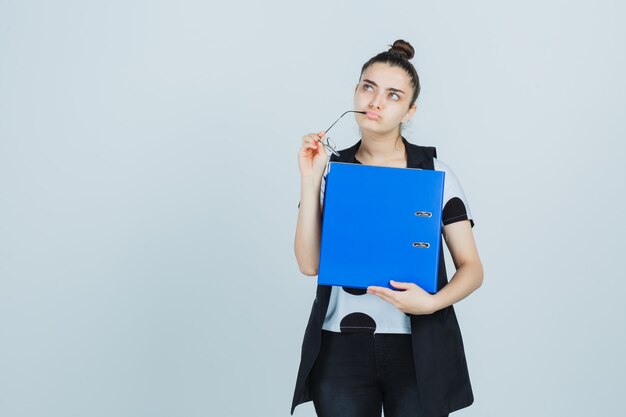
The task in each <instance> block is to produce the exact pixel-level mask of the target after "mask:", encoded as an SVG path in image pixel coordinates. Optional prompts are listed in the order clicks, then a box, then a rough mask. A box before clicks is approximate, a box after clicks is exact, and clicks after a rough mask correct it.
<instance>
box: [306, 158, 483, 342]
mask: <svg viewBox="0 0 626 417" xmlns="http://www.w3.org/2000/svg"><path fill="white" fill-rule="evenodd" d="M433 162H434V168H435V170H437V171H444V172H445V173H446V176H445V181H444V191H443V211H442V223H443V225H448V224H450V223H454V222H458V221H461V220H469V221H470V222H471V225H472V227H473V226H474V220H473V217H472V214H471V212H470V208H469V204H468V203H467V198H466V197H465V193H464V192H463V188H462V187H461V184H460V182H459V180H458V179H457V177H456V175H454V173H453V172H452V170H451V169H450V167H449V166H448V165H446V164H445V163H443V162H441V161H439V160H438V159H437V158H434V159H433ZM354 163H359V164H360V162H359V161H358V160H357V159H356V158H354ZM328 168H329V165H327V167H326V172H325V173H324V176H323V178H322V188H321V192H320V203H321V204H322V205H323V204H324V187H325V184H326V176H327V175H328ZM298 207H299V205H298ZM322 329H324V330H329V331H332V332H340V333H411V319H410V317H409V316H408V315H407V314H405V313H403V312H402V311H400V310H398V309H397V308H396V307H395V306H394V305H393V304H391V303H388V302H387V301H385V300H383V299H381V298H379V297H378V296H376V295H373V294H367V290H365V289H357V288H347V287H338V286H333V287H332V289H331V293H330V301H329V304H328V310H327V312H326V318H325V320H324V324H323V325H322Z"/></svg>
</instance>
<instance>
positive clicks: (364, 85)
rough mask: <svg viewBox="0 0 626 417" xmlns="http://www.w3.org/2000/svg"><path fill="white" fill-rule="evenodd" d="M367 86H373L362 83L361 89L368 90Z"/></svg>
mask: <svg viewBox="0 0 626 417" xmlns="http://www.w3.org/2000/svg"><path fill="white" fill-rule="evenodd" d="M368 88H371V89H373V87H372V86H371V85H369V84H363V90H365V91H368Z"/></svg>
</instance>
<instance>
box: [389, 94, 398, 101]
mask: <svg viewBox="0 0 626 417" xmlns="http://www.w3.org/2000/svg"><path fill="white" fill-rule="evenodd" d="M389 95H390V96H392V97H393V96H395V97H396V98H394V100H396V101H398V100H400V96H399V95H398V94H397V93H389Z"/></svg>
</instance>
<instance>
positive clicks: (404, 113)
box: [354, 62, 416, 133]
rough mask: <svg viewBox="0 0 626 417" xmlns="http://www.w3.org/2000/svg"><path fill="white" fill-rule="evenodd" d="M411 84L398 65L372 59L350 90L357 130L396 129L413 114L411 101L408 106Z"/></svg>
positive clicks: (389, 130) (385, 130)
mask: <svg viewBox="0 0 626 417" xmlns="http://www.w3.org/2000/svg"><path fill="white" fill-rule="evenodd" d="M412 97H413V87H412V86H411V79H410V78H409V75H408V74H407V73H406V72H405V71H404V70H403V69H402V68H400V67H392V66H390V65H389V64H385V63H381V62H376V63H375V64H372V65H370V66H369V67H368V68H367V69H366V70H365V71H363V74H362V75H361V80H360V81H359V83H358V84H357V86H356V88H355V90H354V109H355V110H360V111H366V112H368V114H359V113H355V118H356V122H357V123H358V125H359V127H360V128H361V131H369V132H373V133H388V132H391V131H393V130H395V129H399V126H400V123H406V122H407V121H408V120H409V119H410V118H411V117H412V116H413V113H415V109H416V107H415V104H413V106H411V108H409V103H410V102H411V98H412Z"/></svg>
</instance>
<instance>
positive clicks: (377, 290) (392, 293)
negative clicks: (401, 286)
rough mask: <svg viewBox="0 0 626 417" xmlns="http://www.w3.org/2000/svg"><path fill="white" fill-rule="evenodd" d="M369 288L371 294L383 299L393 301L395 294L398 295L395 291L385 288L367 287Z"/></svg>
mask: <svg viewBox="0 0 626 417" xmlns="http://www.w3.org/2000/svg"><path fill="white" fill-rule="evenodd" d="M369 288H373V291H372V292H373V293H374V294H376V295H384V296H385V297H389V298H393V299H395V297H396V294H397V293H398V292H397V291H394V290H391V289H389V288H385V287H369ZM369 288H368V290H369Z"/></svg>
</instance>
